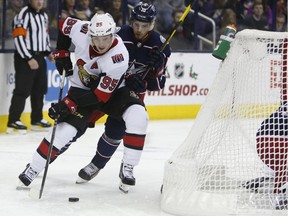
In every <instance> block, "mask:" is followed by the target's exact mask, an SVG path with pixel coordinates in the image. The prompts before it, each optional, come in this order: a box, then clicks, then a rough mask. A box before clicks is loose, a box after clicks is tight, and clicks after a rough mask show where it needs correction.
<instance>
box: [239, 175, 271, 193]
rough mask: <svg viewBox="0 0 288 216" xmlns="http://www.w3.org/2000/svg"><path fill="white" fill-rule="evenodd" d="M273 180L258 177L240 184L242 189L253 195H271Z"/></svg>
mask: <svg viewBox="0 0 288 216" xmlns="http://www.w3.org/2000/svg"><path fill="white" fill-rule="evenodd" d="M273 184H274V178H272V177H259V178H255V179H252V180H250V181H247V182H245V183H244V184H242V187H245V188H246V189H249V190H251V191H253V192H255V193H271V192H272V191H271V190H273Z"/></svg>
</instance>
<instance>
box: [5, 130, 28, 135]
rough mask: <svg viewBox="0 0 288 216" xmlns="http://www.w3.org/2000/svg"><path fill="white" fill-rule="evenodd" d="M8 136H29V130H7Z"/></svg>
mask: <svg viewBox="0 0 288 216" xmlns="http://www.w3.org/2000/svg"><path fill="white" fill-rule="evenodd" d="M6 134H22V135H25V134H27V130H17V129H15V128H7V130H6Z"/></svg>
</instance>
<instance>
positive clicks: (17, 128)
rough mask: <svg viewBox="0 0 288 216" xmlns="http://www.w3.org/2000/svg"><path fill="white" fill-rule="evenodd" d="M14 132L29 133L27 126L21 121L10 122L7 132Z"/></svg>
mask: <svg viewBox="0 0 288 216" xmlns="http://www.w3.org/2000/svg"><path fill="white" fill-rule="evenodd" d="M13 132H18V133H20V134H26V133H27V127H26V126H25V125H23V123H22V122H21V121H16V122H12V123H8V125H7V130H6V133H8V134H11V133H13Z"/></svg>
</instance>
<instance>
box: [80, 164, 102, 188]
mask: <svg viewBox="0 0 288 216" xmlns="http://www.w3.org/2000/svg"><path fill="white" fill-rule="evenodd" d="M99 171H100V169H98V167H96V166H95V165H94V164H93V163H92V162H90V163H89V164H88V165H87V166H85V167H84V168H82V169H81V170H80V171H79V173H78V179H77V180H76V184H83V183H86V182H88V181H90V180H91V179H93V178H94V177H95V176H96V175H97V174H98V173H99Z"/></svg>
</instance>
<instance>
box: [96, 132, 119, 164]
mask: <svg viewBox="0 0 288 216" xmlns="http://www.w3.org/2000/svg"><path fill="white" fill-rule="evenodd" d="M120 143H121V140H115V139H111V138H109V137H107V135H106V134H105V133H103V135H102V136H101V137H100V139H99V141H98V144H97V151H96V155H95V156H94V158H93V159H92V163H93V164H94V165H95V166H96V167H98V168H99V169H102V168H103V167H104V166H105V165H106V164H107V162H108V161H109V160H110V158H111V157H112V155H113V154H114V152H115V151H116V149H117V148H118V146H119V144H120Z"/></svg>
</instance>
